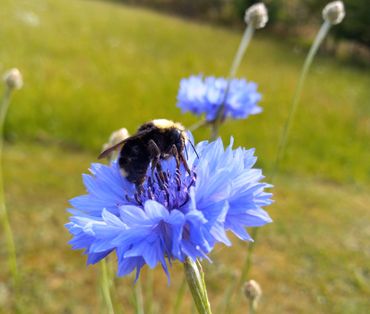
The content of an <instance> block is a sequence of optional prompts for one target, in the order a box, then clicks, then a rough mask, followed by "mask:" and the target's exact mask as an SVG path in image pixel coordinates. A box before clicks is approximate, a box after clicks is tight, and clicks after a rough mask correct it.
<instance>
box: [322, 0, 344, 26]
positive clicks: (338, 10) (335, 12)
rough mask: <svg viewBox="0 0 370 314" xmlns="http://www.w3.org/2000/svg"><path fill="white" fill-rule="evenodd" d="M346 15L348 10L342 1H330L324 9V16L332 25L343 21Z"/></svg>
mask: <svg viewBox="0 0 370 314" xmlns="http://www.w3.org/2000/svg"><path fill="white" fill-rule="evenodd" d="M345 15H346V11H345V9H344V4H343V2H342V1H333V2H330V3H328V4H327V5H326V6H325V8H324V9H323V10H322V17H323V18H324V20H325V21H328V22H329V23H330V24H332V25H335V24H339V23H340V22H342V21H343V19H344V16H345Z"/></svg>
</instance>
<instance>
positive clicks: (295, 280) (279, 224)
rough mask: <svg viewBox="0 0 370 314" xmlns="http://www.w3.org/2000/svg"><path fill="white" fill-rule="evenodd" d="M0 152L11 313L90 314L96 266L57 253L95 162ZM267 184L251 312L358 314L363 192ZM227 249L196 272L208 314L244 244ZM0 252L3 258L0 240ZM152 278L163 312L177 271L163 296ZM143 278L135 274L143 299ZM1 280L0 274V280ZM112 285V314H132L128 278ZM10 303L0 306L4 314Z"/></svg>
mask: <svg viewBox="0 0 370 314" xmlns="http://www.w3.org/2000/svg"><path fill="white" fill-rule="evenodd" d="M5 148H6V150H5V151H6V154H5V160H4V162H5V164H6V165H8V166H7V167H6V168H5V182H6V183H7V195H6V196H7V199H8V208H9V212H10V217H11V222H12V226H13V228H14V233H15V241H16V245H17V248H18V258H19V269H20V273H21V278H23V281H22V282H23V283H24V284H23V286H22V288H21V289H22V290H21V292H22V293H21V295H22V297H21V299H20V304H21V308H23V309H27V310H28V311H29V312H31V313H32V312H35V311H36V312H37V311H39V310H40V309H42V311H44V312H46V313H50V312H58V313H60V312H62V311H68V310H69V311H72V312H73V313H79V312H81V311H82V313H83V312H84V311H89V312H94V313H96V312H99V311H98V310H97V309H99V306H101V305H99V304H101V303H99V298H98V297H97V296H98V295H99V286H98V285H97V282H98V274H99V271H100V267H98V266H90V267H86V266H85V260H86V257H85V256H82V252H78V251H72V250H71V249H70V247H69V246H68V245H67V241H68V240H69V239H70V235H69V234H68V233H67V231H66V230H64V227H63V224H64V223H65V222H67V219H68V213H67V212H66V211H65V208H67V207H68V203H67V200H68V199H69V198H71V197H73V196H75V195H78V194H81V193H83V186H82V183H81V177H80V173H83V172H85V173H86V172H87V168H88V167H89V164H90V162H91V161H93V160H94V159H95V155H93V154H90V153H81V152H76V151H71V150H70V149H66V148H62V147H56V146H44V145H34V144H33V145H29V144H19V145H8V146H6V147H5ZM30 156H32V158H30ZM276 185H277V187H276V188H275V191H274V192H275V197H274V198H275V200H276V203H275V204H274V205H273V206H272V207H271V208H270V210H269V212H270V214H271V216H272V217H273V219H274V223H273V224H271V225H268V226H266V227H265V228H264V230H262V231H263V232H261V234H260V238H259V241H260V242H259V245H258V246H257V247H256V252H255V253H256V254H255V256H254V265H255V266H254V268H253V270H252V274H251V276H252V277H253V278H255V279H257V280H258V281H259V282H260V283H261V284H262V287H263V290H264V297H263V299H262V304H261V311H262V312H264V313H276V309H279V311H280V312H284V313H285V312H289V311H290V312H292V313H312V309H315V311H316V312H318V313H319V312H320V313H347V312H349V313H365V312H366V311H365V309H366V308H367V307H368V306H369V300H368V293H369V291H370V285H369V279H370V278H369V274H370V268H369V264H368V259H369V257H370V256H369V252H370V250H369V249H370V247H369V243H368V237H369V232H370V229H369V227H368V226H367V222H368V221H369V219H370V213H369V211H368V204H369V202H370V197H369V195H368V193H367V191H368V189H366V188H365V187H363V188H355V187H353V186H349V185H337V184H333V183H327V182H321V181H318V180H310V179H306V178H304V177H296V176H284V177H280V179H279V180H278V182H277V184H276ZM232 240H233V243H234V245H233V247H231V248H227V247H224V246H222V245H219V246H217V247H216V249H215V251H214V253H213V254H212V256H211V258H212V259H213V261H214V263H213V264H208V262H204V263H203V266H204V267H205V273H206V278H207V287H208V293H209V297H210V301H211V304H212V307H213V308H214V309H217V308H220V307H221V308H222V306H221V305H220V304H221V302H222V301H223V294H224V293H225V289H226V286H227V285H228V283H231V281H230V280H231V279H232V276H231V275H232V274H233V273H235V274H238V273H239V272H240V269H241V266H242V263H243V258H241V257H244V253H245V252H243V254H241V253H242V251H243V250H245V249H246V244H245V243H241V242H239V241H238V240H237V239H235V238H232ZM0 244H1V246H0V257H1V259H3V257H4V256H5V249H4V246H3V240H1V241H0ZM112 261H113V259H112ZM115 267H116V265H114V267H113V268H115ZM223 268H224V269H223ZM154 272H155V276H154V287H155V288H154V292H153V293H154V297H153V300H154V304H153V308H154V309H155V308H157V309H159V312H157V313H161V312H162V313H163V311H166V312H170V311H171V310H172V309H173V306H174V302H175V293H174V292H175V291H177V289H178V287H179V286H180V285H181V282H182V275H183V269H182V267H181V265H180V264H178V263H175V264H174V266H173V268H172V269H171V277H172V278H171V286H170V287H168V286H167V278H166V276H165V275H164V274H163V272H162V270H161V269H159V268H158V269H156V270H155V271H154ZM147 274H148V269H147V268H145V269H144V273H143V278H142V279H141V282H142V285H143V291H144V292H145V291H147V289H146V283H147V280H146V278H148V276H147ZM7 276H9V274H7V273H6V268H4V267H2V268H1V269H0V279H1V281H4V280H5V278H8V277H7ZM116 285H117V286H116V289H115V291H116V294H117V295H115V296H114V298H113V299H114V300H115V302H116V304H117V307H116V308H117V309H118V310H119V309H122V308H124V310H125V313H133V309H134V305H133V277H130V278H120V279H116ZM297 300H299V301H297ZM144 301H145V294H144ZM10 302H11V299H9V300H6V303H5V305H3V304H0V305H1V306H3V307H4V308H5V309H6V305H7V306H9V303H10ZM191 304H192V301H191V297H190V292H188V291H187V292H186V297H185V301H184V303H183V310H182V311H181V313H189V312H190V310H191V308H190V306H191ZM243 306H245V307H247V303H246V302H245V303H243ZM100 309H101V308H100ZM343 309H347V312H346V311H344V310H343ZM236 310H237V309H236ZM0 312H1V311H0ZM236 313H239V311H238V310H237V312H236Z"/></svg>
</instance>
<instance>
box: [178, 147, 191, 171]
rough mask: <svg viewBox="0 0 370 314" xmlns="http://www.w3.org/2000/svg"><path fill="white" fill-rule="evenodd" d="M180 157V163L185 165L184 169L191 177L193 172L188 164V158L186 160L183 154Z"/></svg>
mask: <svg viewBox="0 0 370 314" xmlns="http://www.w3.org/2000/svg"><path fill="white" fill-rule="evenodd" d="M179 157H180V161H181V162H182V164H183V165H184V167H185V170H186V171H187V173H188V174H189V175H191V170H190V168H189V165H188V163H187V162H186V158H185V156H184V154H183V153H182V152H181V153H180V154H179Z"/></svg>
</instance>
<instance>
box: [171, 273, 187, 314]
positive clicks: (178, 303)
mask: <svg viewBox="0 0 370 314" xmlns="http://www.w3.org/2000/svg"><path fill="white" fill-rule="evenodd" d="M185 291H186V279H185V278H184V280H183V281H182V283H181V286H180V288H179V290H178V292H177V296H176V301H175V307H174V310H173V313H174V314H179V313H180V308H181V304H182V300H183V299H184V295H185Z"/></svg>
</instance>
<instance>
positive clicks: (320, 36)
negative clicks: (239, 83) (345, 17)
mask: <svg viewBox="0 0 370 314" xmlns="http://www.w3.org/2000/svg"><path fill="white" fill-rule="evenodd" d="M330 26H331V24H330V22H328V21H325V22H324V23H323V24H322V25H321V28H320V30H319V32H318V33H317V35H316V38H315V40H314V43H313V44H312V46H311V48H310V51H309V52H308V54H307V57H306V60H305V62H304V64H303V68H302V72H301V75H300V77H299V80H298V84H297V87H296V89H295V92H294V96H293V101H292V104H291V106H290V110H289V115H288V118H287V120H286V122H285V124H284V129H283V132H282V135H281V138H280V142H279V146H278V151H277V154H276V159H275V163H274V166H273V168H272V178H274V177H275V175H276V173H277V171H278V169H279V163H280V161H281V159H282V157H283V155H284V152H285V148H286V145H287V140H288V135H289V131H290V129H291V126H292V123H293V118H294V115H295V112H296V110H297V107H298V102H299V99H300V96H301V93H302V89H303V84H304V81H305V79H306V76H307V73H308V70H309V68H310V66H311V64H312V61H313V59H314V57H315V55H316V52H317V50H318V49H319V47H320V45H321V43H322V41H323V40H324V38H325V37H326V35H327V33H328V32H329V29H330Z"/></svg>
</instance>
